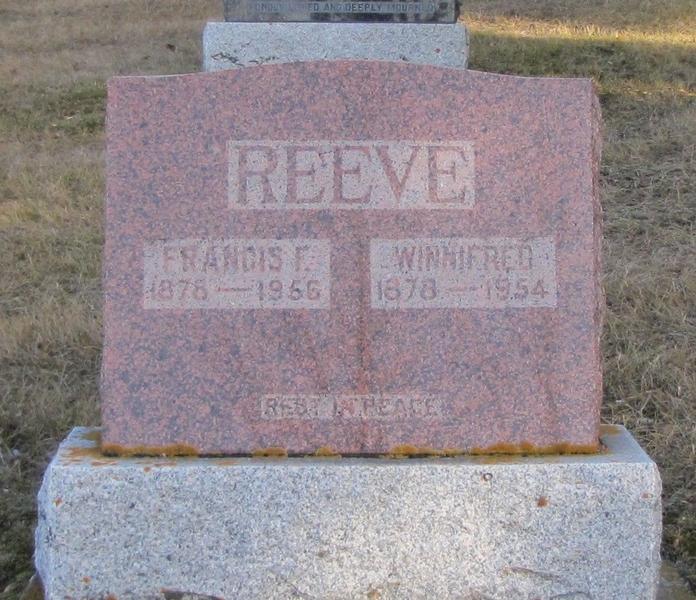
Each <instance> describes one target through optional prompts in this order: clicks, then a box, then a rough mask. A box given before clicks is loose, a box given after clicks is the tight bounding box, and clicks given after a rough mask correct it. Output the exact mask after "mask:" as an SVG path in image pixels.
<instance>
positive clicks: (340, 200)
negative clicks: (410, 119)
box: [228, 140, 474, 210]
mask: <svg viewBox="0 0 696 600" xmlns="http://www.w3.org/2000/svg"><path fill="white" fill-rule="evenodd" d="M228 160H229V162H228V166H229V169H228V191H229V208H230V209H232V210H248V209H298V208H302V209H319V208H324V209H325V208H338V209H380V208H381V209H471V208H473V206H474V147H473V144H472V143H471V142H466V141H447V142H442V141H440V142H434V141H388V142H386V141H370V140H362V141H356V140H353V141H307V142H278V141H230V142H229V143H228Z"/></svg>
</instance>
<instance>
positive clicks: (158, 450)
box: [101, 444, 200, 457]
mask: <svg viewBox="0 0 696 600" xmlns="http://www.w3.org/2000/svg"><path fill="white" fill-rule="evenodd" d="M101 451H102V454H104V455H106V456H120V457H128V456H198V455H199V454H200V453H199V452H198V450H197V449H196V448H194V447H193V446H189V445H188V444H170V445H168V446H120V445H119V444H102V445H101Z"/></svg>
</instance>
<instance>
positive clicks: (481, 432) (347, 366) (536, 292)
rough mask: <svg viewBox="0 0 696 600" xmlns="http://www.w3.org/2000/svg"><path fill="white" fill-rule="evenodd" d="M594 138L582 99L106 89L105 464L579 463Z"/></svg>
mask: <svg viewBox="0 0 696 600" xmlns="http://www.w3.org/2000/svg"><path fill="white" fill-rule="evenodd" d="M375 98H379V99H380V101H379V104H378V106H376V105H375ZM598 128H599V114H598V108H597V100H596V97H595V94H594V91H593V88H592V84H591V82H590V81H588V80H558V79H533V78H518V77H507V76H499V75H488V74H482V73H476V72H467V71H460V70H442V69H436V68H432V67H422V66H415V65H407V64H387V63H379V62H370V63H368V62H353V63H350V62H346V63H340V62H333V63H311V64H288V65H283V66H277V67H276V66H269V67H264V68H262V69H256V70H246V69H243V70H239V71H235V72H230V71H227V72H224V73H220V74H216V75H209V76H200V75H190V76H176V77H162V78H156V77H155V78H139V77H137V78H116V79H113V80H112V81H111V82H110V84H109V107H108V184H107V187H108V189H107V208H106V220H107V224H106V245H105V254H104V265H105V266H104V275H105V276H104V291H105V305H104V314H105V342H104V343H105V348H104V362H103V372H102V373H103V382H102V406H103V425H104V432H103V441H104V444H105V448H108V449H109V450H111V451H115V452H120V451H128V450H129V449H130V450H132V449H133V448H138V447H140V448H142V447H149V448H151V449H152V450H151V451H156V452H159V451H176V449H177V448H178V449H179V450H181V447H182V445H183V447H184V450H185V451H190V452H198V453H226V454H244V453H250V452H254V451H260V450H263V449H264V448H268V447H280V448H282V449H283V450H285V451H288V452H290V453H292V454H305V453H313V452H315V451H316V450H317V449H318V448H321V447H325V446H329V447H331V448H333V449H335V450H337V451H338V452H340V453H346V454H379V453H384V452H390V451H393V450H394V449H395V448H399V447H402V446H404V445H407V446H409V447H415V448H421V449H428V451H430V450H432V449H437V450H444V449H448V450H450V451H459V452H461V451H490V450H504V451H511V452H522V451H530V450H531V451H538V452H550V451H594V450H597V449H598V427H599V406H600V401H601V390H602V385H601V370H600V352H599V332H600V321H601V306H602V303H603V298H602V294H601V287H600V282H599V271H600V269H599V252H600V239H601V234H600V209H599V204H598V200H597V188H596V180H597V164H598V154H599V134H598ZM177 445H178V446H177Z"/></svg>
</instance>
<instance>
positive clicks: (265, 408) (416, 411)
mask: <svg viewBox="0 0 696 600" xmlns="http://www.w3.org/2000/svg"><path fill="white" fill-rule="evenodd" d="M446 414H447V411H446V407H445V404H444V402H443V400H442V399H440V398H433V397H423V396H411V395H400V396H383V395H367V396H328V395H309V396H304V395H301V396H300V395H297V396H288V395H281V396H275V395H270V396H264V397H263V398H261V404H260V417H261V419H263V420H267V421H275V420H280V419H299V420H312V419H407V418H436V417H443V416H446Z"/></svg>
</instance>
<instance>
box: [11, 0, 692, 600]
mask: <svg viewBox="0 0 696 600" xmlns="http://www.w3.org/2000/svg"><path fill="white" fill-rule="evenodd" d="M220 4H221V3H220V2H218V0H196V1H195V2H191V1H190V0H167V1H166V2H165V1H161V0H160V1H150V0H121V1H120V2H104V1H100V0H51V1H50V2H49V1H42V0H3V1H2V3H1V4H0V598H2V599H3V600H9V599H10V598H16V597H17V595H18V592H19V590H20V589H21V588H22V587H23V585H24V584H25V583H26V581H27V580H28V579H29V576H30V575H31V571H32V569H31V562H30V558H31V552H32V535H33V523H34V514H35V506H34V495H35V491H36V487H37V485H38V482H39V479H40V476H41V473H42V470H43V468H44V467H45V465H46V462H47V460H48V458H49V456H50V454H51V452H52V451H53V449H54V448H55V446H56V444H57V442H58V441H59V440H60V439H61V438H62V437H63V436H64V435H65V433H66V432H67V431H68V430H69V428H70V427H71V426H72V425H74V424H78V423H79V424H90V423H95V422H96V420H97V409H96V407H97V383H96V382H97V375H98V369H99V352H100V344H101V340H100V294H99V269H100V266H99V258H100V251H101V243H102V228H101V227H102V226H101V215H102V206H101V202H102V193H103V185H104V182H103V117H104V93H105V89H104V80H105V78H106V77H108V76H109V75H112V74H117V73H175V72H186V71H193V70H197V68H198V63H199V52H200V50H199V38H200V33H201V31H202V25H203V23H204V21H205V20H207V18H209V17H218V16H219V14H220V12H221V10H220ZM464 19H465V20H466V22H467V23H468V24H469V25H470V28H471V31H472V52H471V66H472V68H475V69H482V70H490V71H497V72H505V73H519V74H528V75H532V74H533V75H561V76H575V75H583V76H591V77H593V78H594V79H595V80H596V81H597V83H598V86H599V91H600V94H601V98H602V104H603V109H604V118H605V124H606V129H605V151H604V161H603V170H602V172H603V194H604V206H605V220H606V245H605V272H606V276H605V281H606V288H607V299H608V304H609V312H608V318H607V323H606V328H605V336H604V343H605V356H606V363H605V364H606V402H605V417H606V419H607V420H608V421H611V422H617V423H625V424H626V425H627V426H628V427H629V428H630V429H631V430H632V431H633V432H635V433H636V434H637V435H638V436H639V437H640V439H641V441H642V442H643V443H644V445H645V446H646V447H647V448H648V449H649V450H650V452H651V453H652V455H653V456H654V457H655V458H656V460H657V461H658V463H659V465H660V467H661V470H662V474H663V479H664V485H665V495H664V502H665V546H664V551H665V554H666V555H667V556H669V557H670V558H672V559H673V560H675V561H677V564H678V566H679V568H680V569H681V570H682V572H683V573H685V574H687V575H688V576H689V577H690V579H691V581H692V583H696V466H695V465H696V460H695V459H696V235H695V233H696V232H695V231H694V229H695V227H696V145H695V144H696V37H695V34H694V32H695V31H696V7H695V6H694V3H693V0H586V1H584V2H578V1H577V0H525V1H522V0H467V2H466V10H465V13H464Z"/></svg>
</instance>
